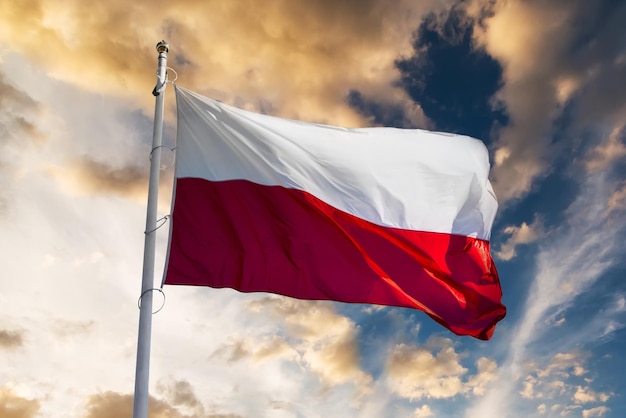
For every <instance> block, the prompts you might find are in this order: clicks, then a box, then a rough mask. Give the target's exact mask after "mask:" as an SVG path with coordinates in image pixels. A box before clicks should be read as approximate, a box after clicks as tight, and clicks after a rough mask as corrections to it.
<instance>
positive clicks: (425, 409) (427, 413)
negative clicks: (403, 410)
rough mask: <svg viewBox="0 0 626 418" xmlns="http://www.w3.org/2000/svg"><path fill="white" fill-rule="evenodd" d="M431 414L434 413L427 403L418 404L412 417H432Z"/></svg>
mask: <svg viewBox="0 0 626 418" xmlns="http://www.w3.org/2000/svg"><path fill="white" fill-rule="evenodd" d="M433 415H434V414H433V411H432V410H431V409H430V406H428V405H422V406H420V407H419V408H417V409H416V410H415V412H414V413H413V417H414V418H426V417H432V416H433Z"/></svg>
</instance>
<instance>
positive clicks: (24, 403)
mask: <svg viewBox="0 0 626 418" xmlns="http://www.w3.org/2000/svg"><path fill="white" fill-rule="evenodd" d="M38 411H39V401H37V400H36V399H28V398H24V397H22V396H19V395H18V394H16V393H15V392H14V391H13V390H12V389H11V388H9V387H6V386H0V416H2V417H3V418H35V417H36V416H37V412H38Z"/></svg>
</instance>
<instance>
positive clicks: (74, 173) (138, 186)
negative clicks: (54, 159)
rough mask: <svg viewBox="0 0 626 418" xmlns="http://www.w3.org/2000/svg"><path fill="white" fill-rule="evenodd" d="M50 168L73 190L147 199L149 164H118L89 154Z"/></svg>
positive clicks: (57, 177) (71, 191) (51, 172)
mask: <svg viewBox="0 0 626 418" xmlns="http://www.w3.org/2000/svg"><path fill="white" fill-rule="evenodd" d="M49 172H50V174H51V175H52V176H53V177H54V178H55V179H56V180H57V181H59V183H60V184H62V185H63V186H64V188H65V190H67V191H68V192H70V193H79V194H85V193H86V194H92V195H94V194H107V193H111V194H117V195H121V196H126V197H131V198H133V199H136V200H137V201H140V200H142V201H143V200H145V197H146V193H147V184H148V172H147V171H146V167H133V166H123V167H115V166H113V165H111V164H107V163H103V162H98V161H94V160H92V159H90V158H89V157H87V158H83V159H76V160H74V161H72V162H69V163H67V164H64V165H63V166H51V167H50V168H49Z"/></svg>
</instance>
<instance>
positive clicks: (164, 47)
mask: <svg viewBox="0 0 626 418" xmlns="http://www.w3.org/2000/svg"><path fill="white" fill-rule="evenodd" d="M156 50H157V52H158V53H159V54H160V53H162V52H165V53H166V54H167V53H168V52H170V44H168V43H167V42H165V41H161V42H159V43H158V44H156Z"/></svg>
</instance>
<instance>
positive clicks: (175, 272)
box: [165, 86, 506, 340]
mask: <svg viewBox="0 0 626 418" xmlns="http://www.w3.org/2000/svg"><path fill="white" fill-rule="evenodd" d="M176 98H177V106H178V133H177V144H176V169H175V177H176V178H175V192H174V199H173V211H172V223H171V230H170V241H169V250H168V259H167V265H166V272H165V283H166V284H171V285H176V284H179V285H197V286H210V287H214V288H223V287H228V288H233V289H237V290H239V291H241V292H270V293H276V294H281V295H286V296H291V297H294V298H300V299H316V300H334V301H341V302H351V303H367V304H378V305H387V306H399V307H408V308H413V309H418V310H421V311H423V312H425V313H426V314H428V315H429V316H430V317H432V318H433V319H435V320H436V321H437V322H439V323H441V324H442V325H444V326H445V327H447V328H448V329H450V330H451V331H452V332H454V333H456V334H459V335H471V336H473V337H476V338H480V339H485V340H486V339H489V338H490V337H491V336H492V334H493V331H494V328H495V325H496V323H497V322H498V321H499V320H500V319H502V318H503V317H504V316H505V313H506V308H505V307H504V305H502V303H501V297H502V291H501V288H500V283H499V279H498V273H497V271H496V267H495V265H494V262H493V260H492V258H491V254H490V247H489V237H490V233H491V226H492V223H493V219H494V216H495V213H496V209H497V201H496V198H495V195H494V193H493V189H492V188H491V185H490V183H489V180H488V174H489V158H488V153H487V149H486V148H485V146H484V145H483V143H482V142H480V141H478V140H476V139H473V138H469V137H467V136H460V135H453V134H447V133H441V132H430V131H425V130H419V129H395V128H363V129H347V128H339V127H334V126H326V125H318V124H312V123H305V122H300V121H295V120H287V119H281V118H276V117H272V116H267V115H261V114H256V113H251V112H248V111H245V110H241V109H237V108H234V107H231V106H227V105H225V104H223V103H219V102H217V101H215V100H212V99H209V98H206V97H203V96H201V95H198V94H196V93H193V92H191V91H189V90H186V89H184V88H182V87H178V86H177V87H176Z"/></svg>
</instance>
